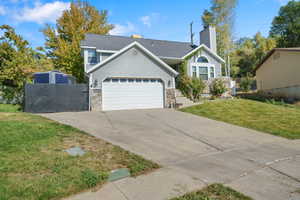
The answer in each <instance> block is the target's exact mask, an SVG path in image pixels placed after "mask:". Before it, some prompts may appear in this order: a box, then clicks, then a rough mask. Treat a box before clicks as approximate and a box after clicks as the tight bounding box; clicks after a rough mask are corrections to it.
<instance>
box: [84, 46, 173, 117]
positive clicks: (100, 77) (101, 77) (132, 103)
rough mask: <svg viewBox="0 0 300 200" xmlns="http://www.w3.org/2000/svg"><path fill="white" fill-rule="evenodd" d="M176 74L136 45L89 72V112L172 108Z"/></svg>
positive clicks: (116, 54) (121, 51)
mask: <svg viewBox="0 0 300 200" xmlns="http://www.w3.org/2000/svg"><path fill="white" fill-rule="evenodd" d="M177 74H178V73H177V72H176V71H175V70H173V69H172V68H171V67H170V66H168V65H167V64H166V63H164V62H163V61H162V60H160V59H159V58H158V57H156V56H155V55H154V54H152V53H151V52H150V51H148V50H147V49H145V48H144V47H143V46H142V45H141V44H139V43H137V42H134V43H132V44H130V45H128V46H127V47H125V48H124V49H122V50H120V51H119V52H118V53H115V54H114V55H112V56H111V57H109V58H108V59H106V60H104V61H103V62H100V63H99V64H98V65H96V66H94V67H93V68H91V69H90V70H89V71H88V76H89V82H90V109H91V110H102V111H109V110H128V109H151V108H166V107H172V106H173V105H174V104H175V77H176V76H177Z"/></svg>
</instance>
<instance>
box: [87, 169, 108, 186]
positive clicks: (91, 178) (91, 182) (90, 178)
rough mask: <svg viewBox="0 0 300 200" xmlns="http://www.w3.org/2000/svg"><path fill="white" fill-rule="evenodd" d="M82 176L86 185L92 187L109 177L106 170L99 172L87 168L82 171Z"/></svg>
mask: <svg viewBox="0 0 300 200" xmlns="http://www.w3.org/2000/svg"><path fill="white" fill-rule="evenodd" d="M81 177H82V179H83V182H84V183H85V184H86V186H87V187H88V188H91V187H95V186H96V185H97V184H98V183H100V182H104V181H105V180H106V179H107V178H108V174H107V173H106V172H101V173H99V174H97V173H96V172H94V171H93V170H91V169H85V170H83V171H82V172H81Z"/></svg>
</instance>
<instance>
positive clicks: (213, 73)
mask: <svg viewBox="0 0 300 200" xmlns="http://www.w3.org/2000/svg"><path fill="white" fill-rule="evenodd" d="M210 78H215V68H214V67H210Z"/></svg>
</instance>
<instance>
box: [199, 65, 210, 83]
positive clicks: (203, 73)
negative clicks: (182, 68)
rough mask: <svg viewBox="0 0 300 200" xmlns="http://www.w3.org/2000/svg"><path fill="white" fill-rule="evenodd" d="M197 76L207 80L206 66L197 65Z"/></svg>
mask: <svg viewBox="0 0 300 200" xmlns="http://www.w3.org/2000/svg"><path fill="white" fill-rule="evenodd" d="M199 78H200V79H202V80H208V67H199Z"/></svg>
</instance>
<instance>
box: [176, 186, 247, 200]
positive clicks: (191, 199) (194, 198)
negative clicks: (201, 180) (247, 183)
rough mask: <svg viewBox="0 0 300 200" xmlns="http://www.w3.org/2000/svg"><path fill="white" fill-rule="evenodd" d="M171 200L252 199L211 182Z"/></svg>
mask: <svg viewBox="0 0 300 200" xmlns="http://www.w3.org/2000/svg"><path fill="white" fill-rule="evenodd" d="M171 200H252V198H250V197H247V196H245V195H243V194H241V193H239V192H237V191H235V190H233V189H231V188H229V187H225V186H223V185H221V184H213V185H210V186H208V187H206V188H204V189H202V190H199V191H196V192H191V193H188V194H185V195H183V196H181V197H177V198H173V199H171Z"/></svg>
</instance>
